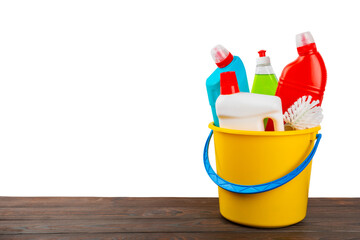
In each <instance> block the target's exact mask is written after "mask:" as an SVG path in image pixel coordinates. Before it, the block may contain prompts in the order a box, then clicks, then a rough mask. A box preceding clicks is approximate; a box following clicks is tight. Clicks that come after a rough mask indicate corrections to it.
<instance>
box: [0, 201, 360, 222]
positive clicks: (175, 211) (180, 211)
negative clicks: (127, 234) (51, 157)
mask: <svg viewBox="0 0 360 240" xmlns="http://www.w3.org/2000/svg"><path fill="white" fill-rule="evenodd" d="M339 216H341V217H343V218H353V217H354V216H360V206H356V207H354V206H350V207H348V206H331V207H326V206H325V207H324V206H319V207H313V206H309V208H308V213H307V218H337V217H339ZM219 217H220V212H219V209H218V208H217V207H213V206H206V205H205V206H199V207H191V206H190V207H113V208H104V207H99V208H96V207H91V208H89V207H87V206H82V207H53V208H52V207H44V208H39V207H35V208H34V207H27V208H24V207H11V208H0V220H31V219H34V220H35V219H63V220H65V219H68V220H71V219H128V218H192V219H195V218H219Z"/></svg>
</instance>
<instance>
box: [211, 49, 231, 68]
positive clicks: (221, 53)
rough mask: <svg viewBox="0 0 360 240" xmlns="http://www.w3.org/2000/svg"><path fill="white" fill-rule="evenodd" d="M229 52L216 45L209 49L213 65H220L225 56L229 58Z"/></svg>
mask: <svg viewBox="0 0 360 240" xmlns="http://www.w3.org/2000/svg"><path fill="white" fill-rule="evenodd" d="M229 53H230V52H229V51H228V50H227V49H226V48H224V47H223V46H222V45H220V44H219V45H216V46H215V47H213V49H211V56H212V58H213V59H214V61H215V63H220V62H222V61H224V60H225V59H226V57H227V56H229Z"/></svg>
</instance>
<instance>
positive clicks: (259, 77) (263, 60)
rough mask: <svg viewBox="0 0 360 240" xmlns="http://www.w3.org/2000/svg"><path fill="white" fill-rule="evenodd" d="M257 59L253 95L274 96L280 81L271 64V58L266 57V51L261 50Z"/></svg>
mask: <svg viewBox="0 0 360 240" xmlns="http://www.w3.org/2000/svg"><path fill="white" fill-rule="evenodd" d="M258 53H259V57H258V58H257V59H256V69H255V78H254V83H253V86H252V89H251V92H252V93H259V94H265V95H271V96H274V95H275V92H276V88H277V86H278V80H277V78H276V76H275V73H274V70H273V68H272V66H271V63H270V57H268V56H265V53H266V51H265V50H260V51H259V52H258Z"/></svg>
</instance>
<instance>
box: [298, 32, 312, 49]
mask: <svg viewBox="0 0 360 240" xmlns="http://www.w3.org/2000/svg"><path fill="white" fill-rule="evenodd" d="M310 43H315V41H314V38H313V36H312V35H311V33H310V32H303V33H300V34H297V35H296V47H302V46H305V45H308V44H310Z"/></svg>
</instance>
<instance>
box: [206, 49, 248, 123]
mask: <svg viewBox="0 0 360 240" xmlns="http://www.w3.org/2000/svg"><path fill="white" fill-rule="evenodd" d="M211 56H212V57H213V59H214V61H215V63H216V65H217V66H218V68H217V69H216V70H215V71H214V72H213V73H212V74H211V75H210V76H209V77H208V79H207V80H206V90H207V93H208V98H209V103H210V106H211V111H212V115H213V119H214V124H215V126H219V119H218V117H217V114H216V108H215V103H216V100H217V98H218V97H219V95H220V73H222V72H228V71H234V72H235V73H236V77H237V79H238V87H239V88H240V91H241V92H249V85H248V81H247V77H246V71H245V67H244V64H243V62H242V61H241V59H240V58H239V57H238V56H233V55H232V54H231V53H230V52H229V51H228V50H227V49H226V48H224V47H223V46H221V45H217V46H215V47H214V48H213V49H212V50H211Z"/></svg>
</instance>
